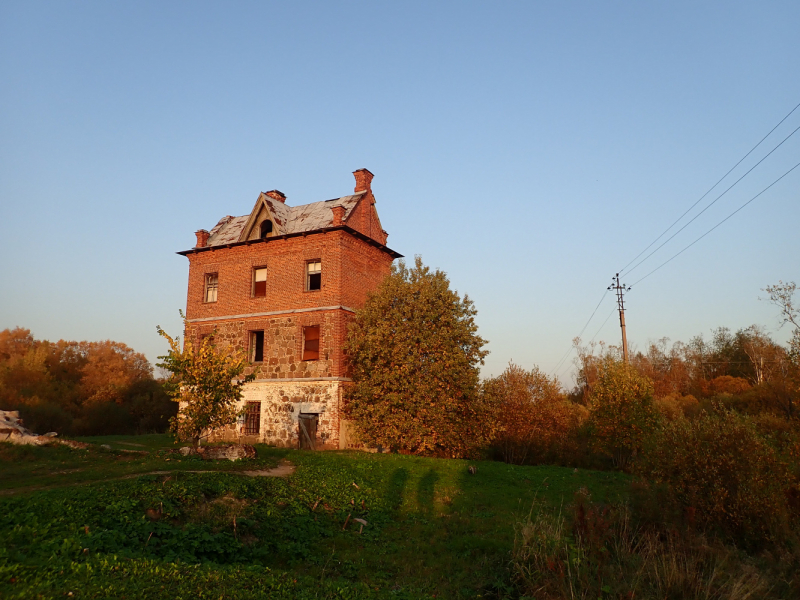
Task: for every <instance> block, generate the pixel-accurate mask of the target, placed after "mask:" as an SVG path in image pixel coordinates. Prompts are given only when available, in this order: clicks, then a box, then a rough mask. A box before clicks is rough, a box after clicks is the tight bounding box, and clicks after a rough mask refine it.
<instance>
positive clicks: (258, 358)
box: [250, 331, 264, 362]
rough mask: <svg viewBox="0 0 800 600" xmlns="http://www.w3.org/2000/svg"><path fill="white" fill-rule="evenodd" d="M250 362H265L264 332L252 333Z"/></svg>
mask: <svg viewBox="0 0 800 600" xmlns="http://www.w3.org/2000/svg"><path fill="white" fill-rule="evenodd" d="M250 360H251V361H252V362H263V360H264V332H263V331H251V332H250Z"/></svg>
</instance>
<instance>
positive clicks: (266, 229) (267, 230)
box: [261, 220, 272, 238]
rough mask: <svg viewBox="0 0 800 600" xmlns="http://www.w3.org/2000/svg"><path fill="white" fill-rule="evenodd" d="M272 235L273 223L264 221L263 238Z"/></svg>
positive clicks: (262, 227) (262, 225)
mask: <svg viewBox="0 0 800 600" xmlns="http://www.w3.org/2000/svg"><path fill="white" fill-rule="evenodd" d="M270 233H272V221H269V220H268V221H264V222H263V223H261V237H262V238H265V237H267V236H268V235H269V234H270Z"/></svg>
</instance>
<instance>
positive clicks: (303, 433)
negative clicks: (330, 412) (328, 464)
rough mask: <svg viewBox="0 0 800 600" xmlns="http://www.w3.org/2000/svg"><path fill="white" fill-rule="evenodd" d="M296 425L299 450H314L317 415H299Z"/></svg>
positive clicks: (315, 445)
mask: <svg viewBox="0 0 800 600" xmlns="http://www.w3.org/2000/svg"><path fill="white" fill-rule="evenodd" d="M297 423H298V425H299V426H300V427H299V428H300V431H299V438H300V449H301V450H316V449H317V424H318V423H319V415H318V414H315V413H300V415H299V416H298V419H297Z"/></svg>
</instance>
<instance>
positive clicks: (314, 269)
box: [306, 260, 322, 291]
mask: <svg viewBox="0 0 800 600" xmlns="http://www.w3.org/2000/svg"><path fill="white" fill-rule="evenodd" d="M320 289H322V263H321V262H320V261H319V260H314V261H310V262H307V263H306V290H308V291H314V290H320Z"/></svg>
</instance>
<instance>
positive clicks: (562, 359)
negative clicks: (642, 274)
mask: <svg viewBox="0 0 800 600" xmlns="http://www.w3.org/2000/svg"><path fill="white" fill-rule="evenodd" d="M607 294H608V290H606V291H605V292H603V295H602V296H601V297H600V301H599V302H598V303H597V306H595V307H594V310H593V311H592V314H591V316H590V317H589V320H588V321H586V325H584V326H583V329H581V332H580V333H579V334H578V335H577V337H581V336H582V335H583V332H584V331H586V328H587V327H588V326H589V323H591V322H592V319H593V318H594V315H595V314H596V313H597V309H598V308H600V305H601V304H602V303H603V300H605V298H606V295H607ZM573 347H574V346H570V347H569V348H568V349H567V351H566V352H565V353H564V356H562V357H561V360H559V361H558V363H557V364H556V366H555V367H554V368H553V370H552V371H551V373H553V374H554V375H555V374H556V372H557V371H558V369H559V368H561V364H562V363H563V362H564V361H565V360H566V359H567V356H569V353H570V352H572V349H573Z"/></svg>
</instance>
